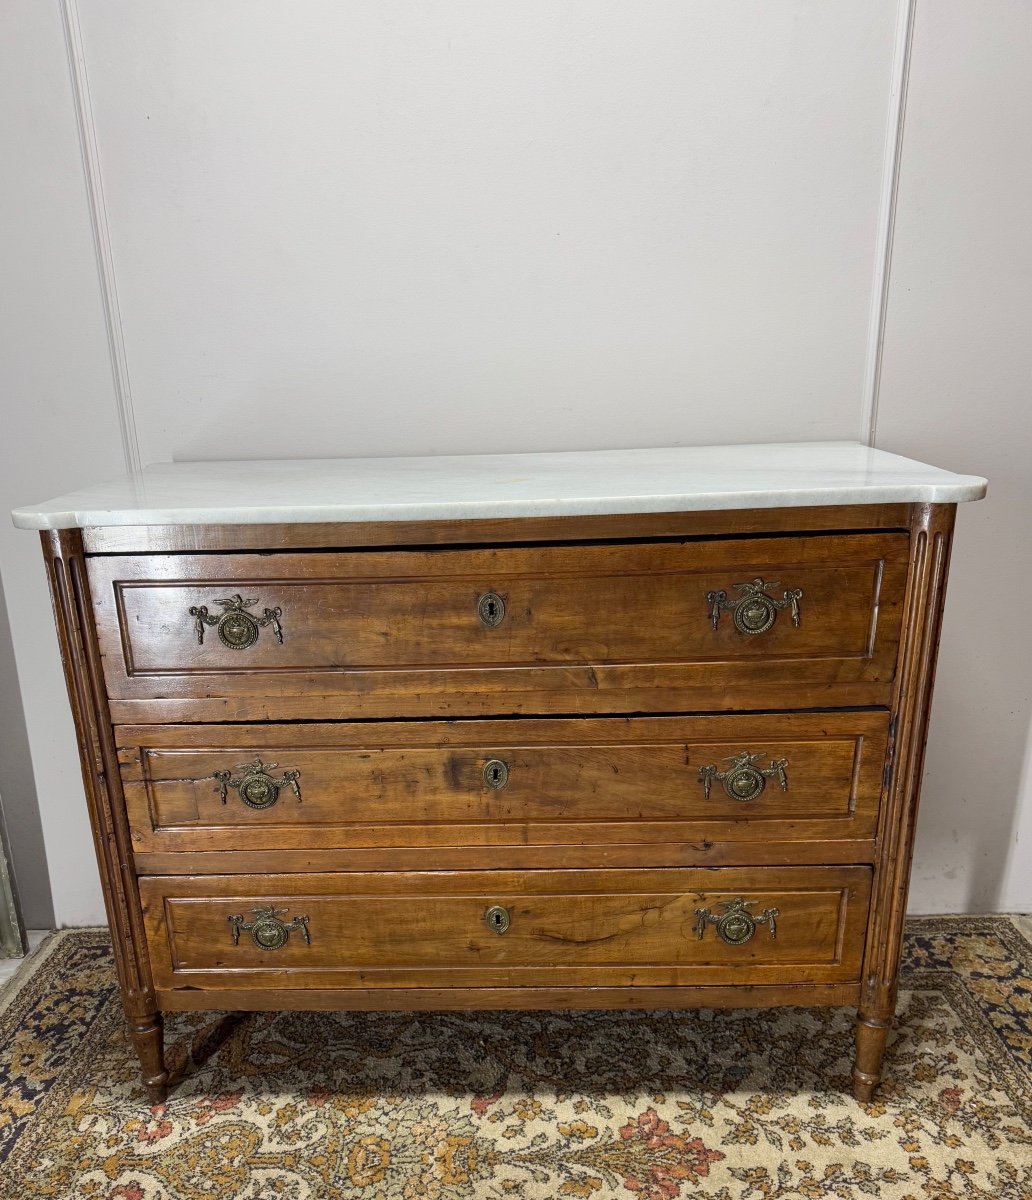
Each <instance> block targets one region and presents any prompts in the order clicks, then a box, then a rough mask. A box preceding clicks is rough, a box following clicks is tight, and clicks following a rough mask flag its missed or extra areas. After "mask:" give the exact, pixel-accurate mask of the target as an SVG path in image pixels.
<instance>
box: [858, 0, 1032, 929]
mask: <svg viewBox="0 0 1032 1200" xmlns="http://www.w3.org/2000/svg"><path fill="white" fill-rule="evenodd" d="M1030 66H1032V6H1030V5H1029V4H1028V3H1022V2H1020V0H994V2H993V3H991V4H978V5H972V4H969V3H966V0H934V3H930V2H928V0H920V3H919V5H918V9H917V22H916V26H915V33H914V50H913V56H912V61H911V72H910V88H909V93H908V97H907V118H906V133H905V138H904V144H903V159H902V172H901V177H900V190H899V202H898V211H897V223H896V239H895V253H894V258H893V266H892V285H891V290H890V298H889V309H888V323H887V336H886V340H885V357H884V367H883V375H882V393H881V404H880V411H879V422H878V444H879V445H880V446H881V447H883V448H884V449H886V450H896V451H899V452H900V453H903V454H911V453H912V454H919V455H921V456H925V457H927V458H929V459H930V460H931V461H933V462H935V463H937V464H939V465H940V466H943V467H958V468H959V467H962V468H963V470H965V471H973V472H975V473H977V474H981V475H985V476H987V477H988V479H989V496H988V498H987V499H986V500H984V501H982V502H981V503H979V504H973V505H970V506H968V507H964V508H961V510H960V513H959V520H958V531H957V540H956V547H955V551H954V558H953V569H952V577H951V585H950V594H949V598H948V600H947V606H946V618H945V628H944V631H943V640H942V648H941V657H940V664H939V674H938V683H937V692H936V700H935V706H934V712H933V721H932V733H931V738H930V741H929V743H928V757H927V776H926V780H925V793H924V802H923V810H922V814H921V820H920V825H919V836H918V842H917V851H916V863H915V874H914V882H913V889H912V892H911V907H912V909H913V910H914V911H917V912H965V911H973V912H979V911H985V910H987V909H989V910H991V909H1000V908H1002V909H1020V910H1023V911H1027V910H1029V909H1032V740H1030V733H1032V730H1030V725H1032V649H1030V646H1029V639H1028V627H1027V622H1026V621H1025V620H1024V616H1023V609H1024V607H1025V601H1024V597H1026V596H1027V595H1029V593H1030V591H1032V551H1030V545H1032V541H1030V535H1029V521H1030V517H1032V469H1030V464H1032V219H1030V218H1032V200H1030V197H1032V156H1030V147H1032V69H1030Z"/></svg>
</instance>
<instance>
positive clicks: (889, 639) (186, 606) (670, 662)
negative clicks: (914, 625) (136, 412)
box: [89, 533, 908, 721]
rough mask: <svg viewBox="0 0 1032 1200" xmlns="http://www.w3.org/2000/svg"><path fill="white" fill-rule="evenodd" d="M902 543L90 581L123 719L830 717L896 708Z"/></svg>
mask: <svg viewBox="0 0 1032 1200" xmlns="http://www.w3.org/2000/svg"><path fill="white" fill-rule="evenodd" d="M907 549H908V538H907V536H906V534H903V533H864V534H840V535H835V534H828V535H817V536H813V537H808V538H802V539H798V540H794V539H787V540H786V539H779V538H746V539H742V540H732V541H721V540H712V541H699V542H682V543H669V542H659V543H633V542H628V543H614V544H611V545H563V546H536V547H496V548H492V549H475V550H466V549H442V550H439V551H436V552H434V553H428V552H426V551H422V550H407V551H362V552H351V553H348V552H340V553H334V552H328V553H322V554H316V553H308V554H303V553H302V554H295V553H284V554H275V555H254V554H225V555H219V556H210V555H209V556H201V555H189V554H183V555H165V556H161V557H154V556H133V555H110V556H102V557H98V558H93V559H90V560H89V572H90V582H91V587H92V589H93V595H94V606H95V616H96V621H97V628H98V633H99V636H100V641H101V648H102V652H103V666H104V674H105V679H106V682H107V688H108V692H109V695H110V699H111V707H112V712H113V714H114V716H115V718H116V720H118V719H122V720H124V719H126V718H128V719H130V720H131V719H132V717H131V714H132V713H133V712H135V711H136V710H137V709H139V708H140V707H141V706H143V705H144V704H146V706H147V709H148V711H149V712H150V713H151V715H152V716H154V715H157V714H160V713H162V712H167V713H169V714H175V717H178V718H179V719H183V720H187V721H207V720H219V721H221V720H232V721H246V720H248V719H254V720H297V719H302V718H303V719H315V720H319V719H322V720H346V719H352V718H370V717H371V718H385V717H386V718H390V717H410V716H411V717H435V716H443V717H457V716H462V715H470V716H478V715H502V714H504V713H525V714H530V715H545V714H547V713H549V712H553V713H579V712H583V713H586V714H597V713H604V712H641V711H664V710H665V711H686V710H687V711H691V710H703V711H719V710H727V709H735V708H739V709H741V708H749V709H754V710H756V709H764V708H783V707H786V706H791V705H793V704H799V703H801V701H800V700H798V699H796V697H799V696H801V695H802V694H803V692H804V691H805V690H806V689H808V688H809V689H812V688H815V687H820V688H821V689H822V707H832V706H835V705H842V706H846V705H850V706H856V705H884V704H886V703H887V702H888V700H889V698H890V696H891V687H892V681H893V679H894V676H895V669H896V658H897V650H898V647H899V633H900V627H901V621H902V602H903V594H904V587H905V582H906V571H907ZM745 578H751V579H752V582H749V583H742V584H740V585H739V586H740V588H741V589H742V594H741V595H740V596H738V598H736V599H734V600H729V599H728V598H727V596H728V593H727V589H728V587H731V586H732V585H731V584H730V583H729V582H728V580H729V579H730V580H735V579H745ZM778 579H789V580H791V581H792V587H790V588H782V589H781V592H780V593H779V592H777V591H773V590H769V589H773V588H774V587H775V584H774V583H773V582H771V583H767V582H766V581H767V580H771V581H776V580H778ZM231 589H232V590H231ZM707 596H709V597H711V600H710V604H709V611H710V616H711V620H709V621H707V620H706V619H705V616H704V614H705V611H706V609H705V608H704V607H703V605H704V602H705V600H706V597H707ZM803 596H805V601H803V600H802V599H801V598H802V597H803ZM801 603H805V605H806V619H805V620H802V619H801V616H800V613H801V609H800V604H801ZM218 605H221V606H222V607H223V610H224V611H223V612H222V613H221V614H219V613H217V612H215V611H213V610H214V609H215V608H216V606H218ZM252 609H253V611H252ZM783 609H784V610H786V613H785V615H786V617H791V619H785V620H778V619H776V618H777V617H778V614H779V612H780V611H781V610H783ZM721 612H724V613H725V614H730V616H731V619H730V620H720V619H719V618H720V614H721ZM284 613H288V614H289V618H290V622H289V624H290V633H289V637H288V636H285V622H286V618H285V617H284V618H283V620H282V621H281V619H280V617H281V615H282V614H284ZM190 614H194V615H193V616H191V615H190ZM212 625H214V627H215V628H216V629H217V631H218V633H219V637H218V638H208V637H205V636H204V631H205V629H206V628H207V627H209V626H212ZM265 625H269V626H270V627H271V628H272V632H273V633H274V634H275V636H273V637H260V636H259V634H260V632H261V630H262V629H263V627H264V626H265ZM191 629H196V632H197V635H198V636H197V637H191V636H190V631H191ZM756 635H762V636H756ZM199 643H200V644H199ZM175 717H173V718H172V719H175Z"/></svg>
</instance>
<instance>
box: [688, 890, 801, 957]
mask: <svg viewBox="0 0 1032 1200" xmlns="http://www.w3.org/2000/svg"><path fill="white" fill-rule="evenodd" d="M758 903H759V901H758V900H743V899H742V898H741V897H740V896H739V897H738V898H737V899H735V900H722V901H721V902H720V907H721V908H723V909H724V910H725V911H724V912H722V913H719V914H718V915H717V916H714V915H713V913H711V912H710V910H709V909H708V908H697V909H696V910H695V915H696V917H698V921H697V922H696V924H695V932H696V933H697V934H698V935H699V938H700V940H701V939H702V937H703V935H704V934H705V932H706V926H707V925H716V927H717V937H719V938H720V940H721V941H722V942H725V943H726V944H727V945H728V946H743V945H744V944H745V943H746V942H748V941H749V940H750V939H751V938H752V936H753V934H755V932H756V930H757V928H758V927H759V926H760V925H766V926H767V927H768V928H769V929H770V936H771V938H775V937H777V934H778V929H777V918H778V917H779V916H780V915H781V914H780V913H779V912H778V910H777V909H776V908H765V909H764V910H763V912H762V913H761V914H760V915H759V916H758V917H754V916H753V915H752V913H751V912H746V909H747V908H751V907H752V906H753V905H754V904H758Z"/></svg>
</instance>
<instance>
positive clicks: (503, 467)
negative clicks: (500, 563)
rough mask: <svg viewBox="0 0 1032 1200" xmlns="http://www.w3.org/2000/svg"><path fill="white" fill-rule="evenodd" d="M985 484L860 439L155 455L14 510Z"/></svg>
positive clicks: (573, 502) (92, 519)
mask: <svg viewBox="0 0 1032 1200" xmlns="http://www.w3.org/2000/svg"><path fill="white" fill-rule="evenodd" d="M985 489H986V481H985V480H984V479H979V478H978V477H977V476H973V475H954V474H953V473H952V472H950V471H941V470H939V469H938V468H937V467H929V466H926V465H925V464H924V463H919V462H914V461H913V460H912V459H908V458H900V457H899V456H898V455H895V454H887V453H886V452H885V451H883V450H873V449H871V448H870V447H867V446H863V445H861V444H860V443H858V442H794V443H783V444H780V445H766V446H692V447H669V448H666V449H655V450H585V451H575V452H565V451H562V452H555V453H547V454H482V455H479V454H478V455H461V456H453V457H428V458H334V459H295V460H290V459H280V460H276V461H273V462H193V463H189V462H183V463H159V464H157V465H155V466H152V467H147V468H146V469H145V470H143V471H140V472H138V473H137V474H134V475H131V476H128V477H125V478H122V479H118V480H115V481H114V482H112V483H102V484H97V485H95V486H93V487H88V488H83V489H82V490H81V491H78V492H71V493H70V494H69V495H67V496H60V497H58V498H57V499H56V500H49V501H47V502H46V503H44V504H34V505H27V506H26V507H25V508H19V509H16V510H15V511H14V513H13V517H14V523H15V525H18V526H20V527H22V528H24V529H64V528H69V527H75V526H80V527H85V526H89V525H221V524H227V525H233V524H247V525H258V524H268V523H272V522H303V521H429V520H442V519H449V518H476V517H545V516H567V515H581V514H592V513H594V514H612V513H648V512H687V511H693V510H696V511H697V510H701V509H727V508H780V507H798V506H801V505H807V504H882V503H892V502H899V501H917V502H925V503H955V502H957V501H962V500H978V499H980V498H981V497H982V496H984V495H985Z"/></svg>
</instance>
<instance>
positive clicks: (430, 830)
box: [115, 712, 888, 852]
mask: <svg viewBox="0 0 1032 1200" xmlns="http://www.w3.org/2000/svg"><path fill="white" fill-rule="evenodd" d="M887 725H888V714H886V713H857V712H847V713H789V714H762V715H750V716H716V717H652V718H636V719H631V720H622V719H615V718H607V719H596V720H559V719H551V720H538V721H530V720H520V721H458V722H447V723H445V722H435V721H427V722H419V723H394V724H391V723H384V724H367V723H357V724H343V725H293V726H292V725H282V726H270V725H251V726H246V725H245V726H195V727H191V726H166V727H147V726H138V727H124V726H122V727H118V728H117V729H116V731H115V732H116V740H117V742H118V745H119V747H120V749H119V758H120V763H121V771H122V780H123V786H124V788H125V794H126V800H127V805H128V809H129V816H130V824H131V827H132V831H133V842H134V846H135V847H136V849H137V851H139V852H160V851H194V852H203V851H217V850H232V851H241V850H274V849H329V848H338V847H341V848H345V847H365V846H395V845H406V846H418V845H426V846H454V845H496V846H503V845H507V844H509V845H528V844H539V845H556V844H564V843H566V844H573V845H576V844H583V843H585V842H587V841H592V842H600V841H601V842H629V841H637V842H650V841H669V840H685V841H694V840H698V839H709V840H714V839H730V840H735V841H739V840H740V841H745V842H750V841H751V842H763V841H769V840H788V841H797V840H800V839H832V838H852V839H858V838H873V836H874V831H875V824H876V819H877V811H878V801H879V795H880V789H881V779H882V771H883V767H884V761H885V749H886V736H887Z"/></svg>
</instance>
